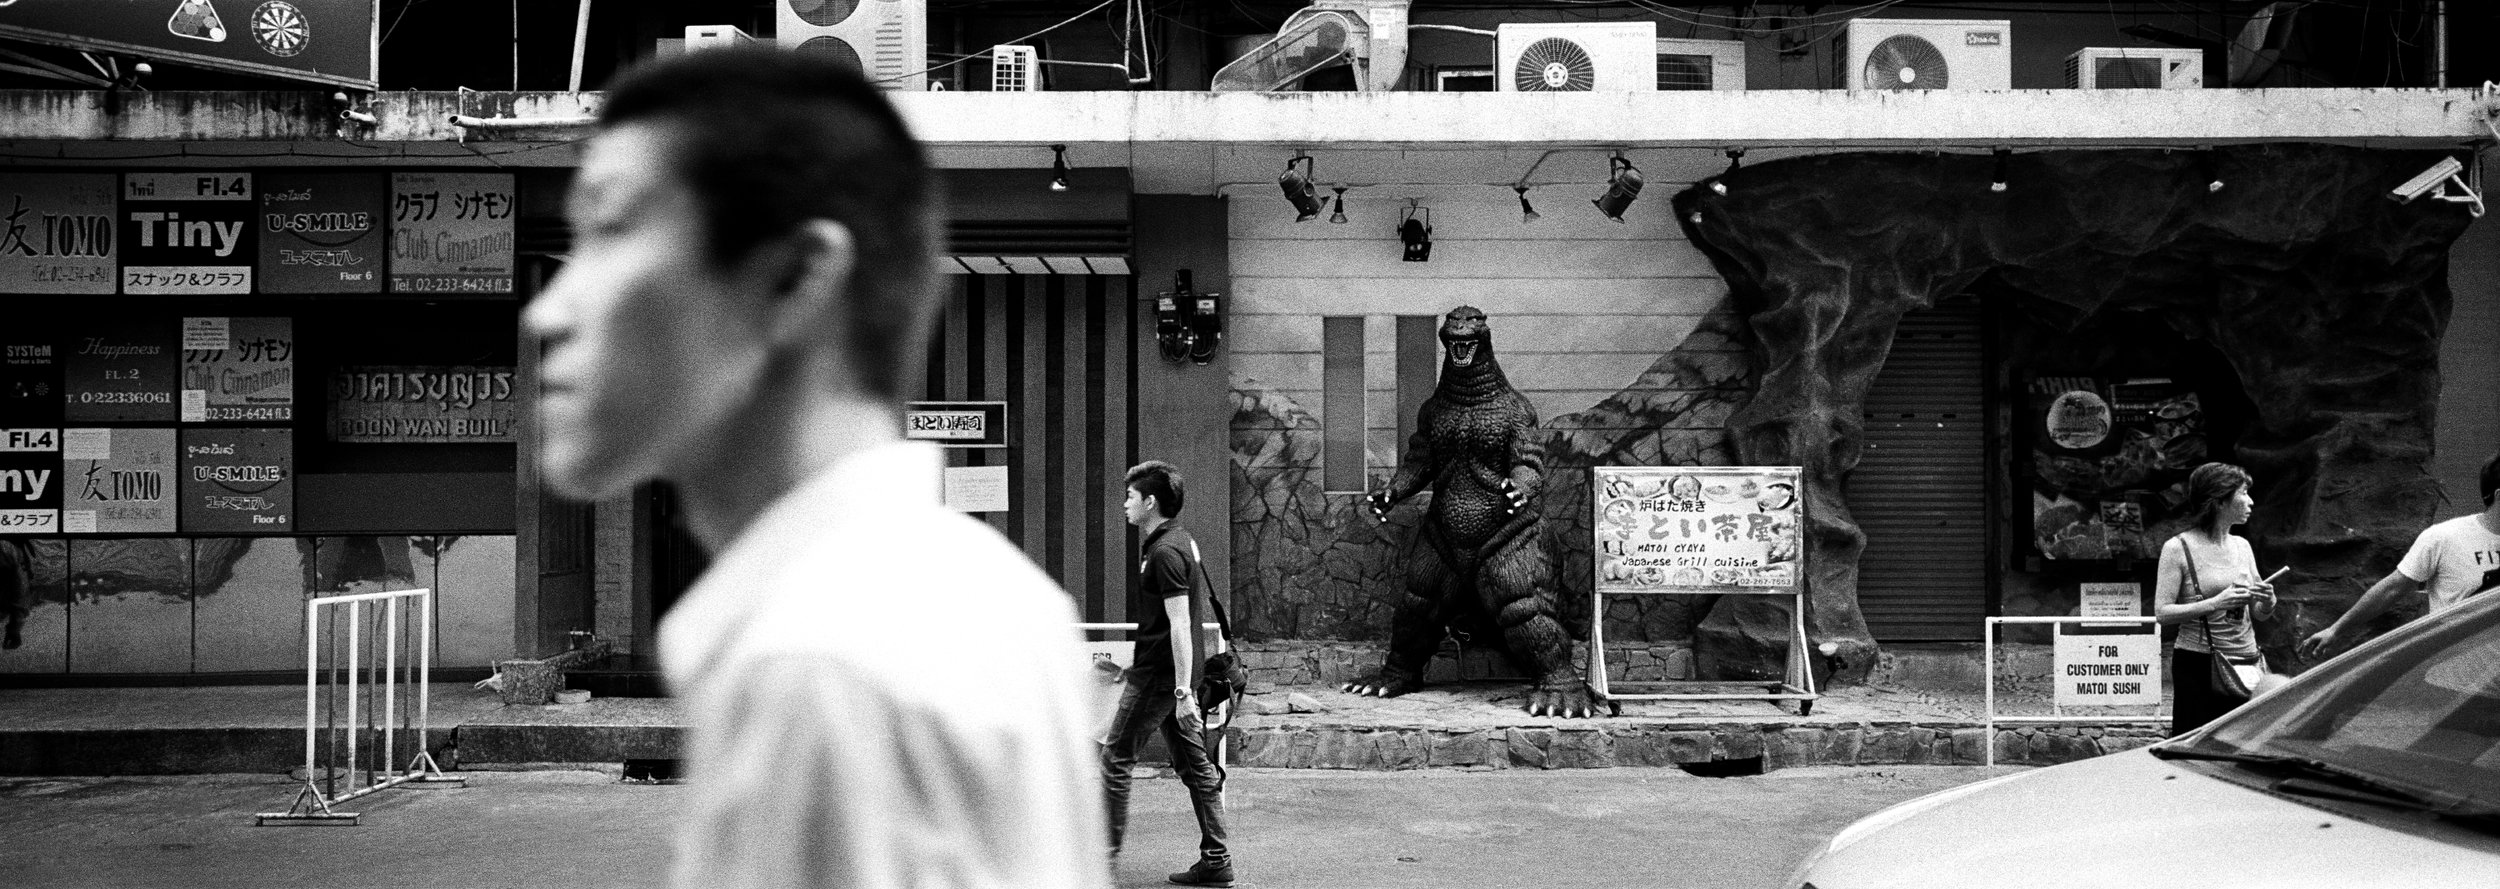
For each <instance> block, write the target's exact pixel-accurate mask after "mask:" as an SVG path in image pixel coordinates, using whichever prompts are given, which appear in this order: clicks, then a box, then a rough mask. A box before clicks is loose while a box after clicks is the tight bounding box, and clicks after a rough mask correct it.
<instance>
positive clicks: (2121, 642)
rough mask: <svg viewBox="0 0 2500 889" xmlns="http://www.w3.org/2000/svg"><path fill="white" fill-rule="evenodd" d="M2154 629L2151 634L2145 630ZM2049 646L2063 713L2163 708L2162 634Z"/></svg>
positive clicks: (2059, 639) (2105, 636)
mask: <svg viewBox="0 0 2500 889" xmlns="http://www.w3.org/2000/svg"><path fill="white" fill-rule="evenodd" d="M2146 629H2151V628H2149V627H2148V628H2146ZM2054 638H2055V642H2054V644H2053V645H2051V655H2052V657H2053V659H2054V660H2053V661H2052V663H2051V666H2050V672H2051V673H2052V674H2053V675H2052V679H2051V681H2052V682H2054V683H2055V690H2054V691H2053V692H2052V693H2051V699H2052V700H2053V701H2055V703H2056V704H2057V706H2060V707H2106V706H2142V705H2147V704H2159V703H2161V633H2160V631H2159V630H2153V631H2152V632H2142V631H2138V632H2131V633H2095V634H2089V635H2086V634H2083V633H2072V634H2070V633H2064V632H2060V633H2058V634H2057V635H2056V636H2055V637H2054Z"/></svg>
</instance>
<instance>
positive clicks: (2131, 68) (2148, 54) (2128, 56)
mask: <svg viewBox="0 0 2500 889" xmlns="http://www.w3.org/2000/svg"><path fill="white" fill-rule="evenodd" d="M2066 86H2067V87H2068V88H2069V89H2079V90H2193V89H2203V88H2204V87H2205V51H2204V50H2201V49H2176V48H2170V47H2140V46H2128V47H2117V46H2087V47H2084V48H2082V49H2080V50H2076V51H2075V54H2074V55H2071V56H2067V57H2066Z"/></svg>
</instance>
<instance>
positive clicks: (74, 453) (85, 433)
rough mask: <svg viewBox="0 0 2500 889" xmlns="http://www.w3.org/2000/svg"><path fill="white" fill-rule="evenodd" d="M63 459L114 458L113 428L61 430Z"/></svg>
mask: <svg viewBox="0 0 2500 889" xmlns="http://www.w3.org/2000/svg"><path fill="white" fill-rule="evenodd" d="M61 459H63V460H110V459H113V430H110V429H67V430H63V431H62V432H61Z"/></svg>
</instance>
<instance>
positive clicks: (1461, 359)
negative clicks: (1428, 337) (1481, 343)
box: [1450, 340, 1477, 367]
mask: <svg viewBox="0 0 2500 889" xmlns="http://www.w3.org/2000/svg"><path fill="white" fill-rule="evenodd" d="M1476 345H1477V343H1476V341H1475V340H1459V341H1457V342H1454V343H1451V344H1450V363H1451V364H1455V365H1458V366H1459V367H1466V366H1468V365H1470V364H1474V363H1476Z"/></svg>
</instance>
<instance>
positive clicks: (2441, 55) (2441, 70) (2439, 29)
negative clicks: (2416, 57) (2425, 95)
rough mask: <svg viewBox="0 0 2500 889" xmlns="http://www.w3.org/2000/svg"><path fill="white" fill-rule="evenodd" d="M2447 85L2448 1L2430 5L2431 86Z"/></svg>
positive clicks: (2437, 1)
mask: <svg viewBox="0 0 2500 889" xmlns="http://www.w3.org/2000/svg"><path fill="white" fill-rule="evenodd" d="M2447 85H2448V0H2434V2H2432V3H2431V86H2432V87H2434V88H2436V87H2443V86H2447Z"/></svg>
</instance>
